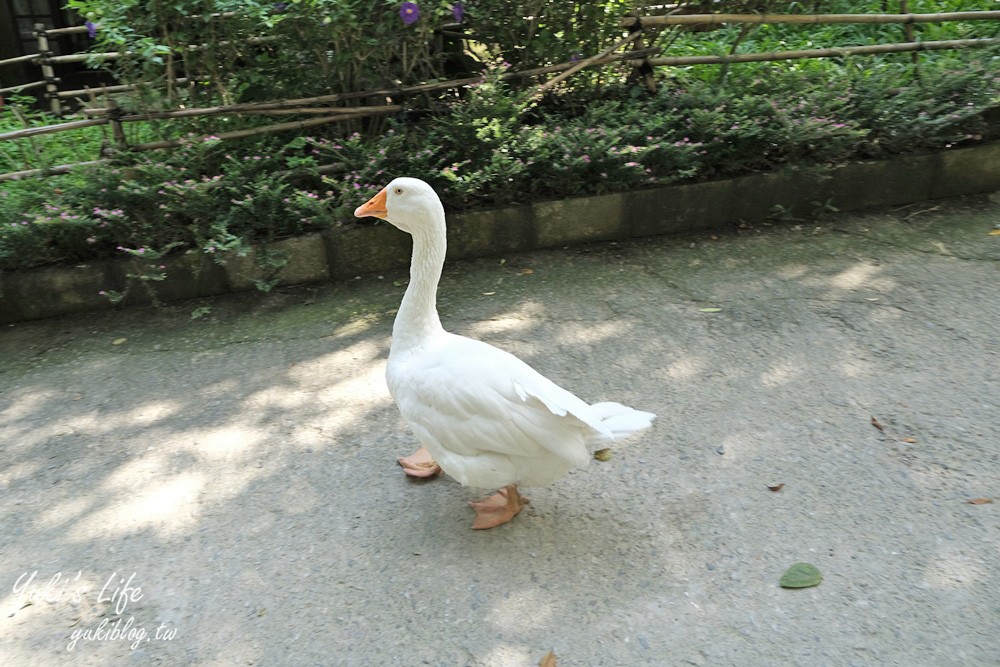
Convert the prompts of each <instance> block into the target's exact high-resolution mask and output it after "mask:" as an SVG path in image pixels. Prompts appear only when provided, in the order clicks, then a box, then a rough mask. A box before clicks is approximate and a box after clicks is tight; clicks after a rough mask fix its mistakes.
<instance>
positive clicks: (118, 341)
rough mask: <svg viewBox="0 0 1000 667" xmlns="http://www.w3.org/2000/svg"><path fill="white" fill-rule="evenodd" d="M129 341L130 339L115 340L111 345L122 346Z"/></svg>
mask: <svg viewBox="0 0 1000 667" xmlns="http://www.w3.org/2000/svg"><path fill="white" fill-rule="evenodd" d="M127 340H128V338H115V339H114V340H113V341H111V344H112V345H121V344H122V343H124V342H125V341H127Z"/></svg>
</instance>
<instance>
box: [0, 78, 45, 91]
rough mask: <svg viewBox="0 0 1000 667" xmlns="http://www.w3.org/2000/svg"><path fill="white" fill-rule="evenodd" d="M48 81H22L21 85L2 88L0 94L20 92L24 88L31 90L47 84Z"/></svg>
mask: <svg viewBox="0 0 1000 667" xmlns="http://www.w3.org/2000/svg"><path fill="white" fill-rule="evenodd" d="M47 83H48V82H46V81H34V82H32V83H22V84H21V85H20V86H11V87H10V88H0V94H3V93H19V92H21V91H22V90H31V89H32V88H41V87H42V86H44V85H46V84H47Z"/></svg>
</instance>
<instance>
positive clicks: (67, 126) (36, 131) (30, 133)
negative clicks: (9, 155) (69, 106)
mask: <svg viewBox="0 0 1000 667" xmlns="http://www.w3.org/2000/svg"><path fill="white" fill-rule="evenodd" d="M107 122H108V119H107V118H88V119H86V120H74V121H71V122H69V123H59V124H58V125H45V126H43V127H29V128H25V129H23V130H14V131H12V132H4V133H3V134H0V141H6V140H8V139H24V138H26V137H37V136H38V135H40V134H55V133H56V132H67V131H69V130H78V129H80V128H81V127H90V126H92V125H104V124H106V123H107Z"/></svg>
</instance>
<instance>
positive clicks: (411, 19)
mask: <svg viewBox="0 0 1000 667" xmlns="http://www.w3.org/2000/svg"><path fill="white" fill-rule="evenodd" d="M399 17H400V18H401V19H403V23H405V24H406V25H413V24H414V23H416V22H417V21H418V20H419V19H420V7H418V6H417V3H415V2H404V3H403V5H402V6H401V7H400V8H399Z"/></svg>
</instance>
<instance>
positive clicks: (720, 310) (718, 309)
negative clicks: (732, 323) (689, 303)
mask: <svg viewBox="0 0 1000 667" xmlns="http://www.w3.org/2000/svg"><path fill="white" fill-rule="evenodd" d="M698 311H699V312H702V313H721V312H722V309H721V308H699V309H698Z"/></svg>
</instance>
